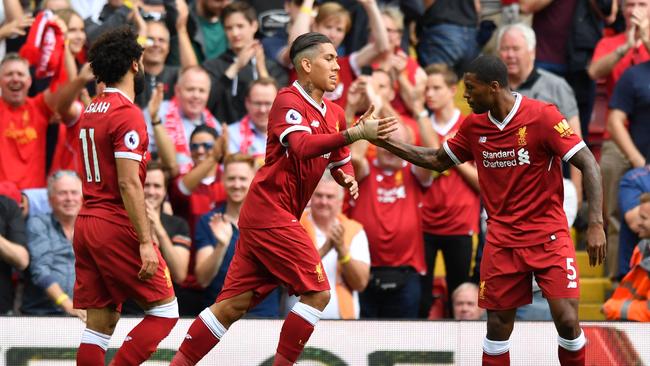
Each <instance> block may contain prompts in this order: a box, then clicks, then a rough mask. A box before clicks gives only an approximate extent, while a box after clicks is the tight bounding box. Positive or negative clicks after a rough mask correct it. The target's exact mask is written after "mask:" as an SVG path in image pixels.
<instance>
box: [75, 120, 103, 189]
mask: <svg viewBox="0 0 650 366" xmlns="http://www.w3.org/2000/svg"><path fill="white" fill-rule="evenodd" d="M79 139H80V140H81V150H82V153H83V155H84V165H85V167H86V182H92V181H93V174H92V172H91V171H90V159H91V158H90V155H91V154H90V153H92V161H93V170H94V171H95V177H94V178H95V179H94V181H95V183H99V182H100V181H101V176H100V175H99V161H98V159H97V148H96V147H95V129H94V128H89V129H88V130H87V131H86V129H85V128H82V129H81V130H80V131H79ZM88 140H90V145H91V149H92V151H88Z"/></svg>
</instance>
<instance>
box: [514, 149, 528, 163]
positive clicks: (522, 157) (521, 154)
mask: <svg viewBox="0 0 650 366" xmlns="http://www.w3.org/2000/svg"><path fill="white" fill-rule="evenodd" d="M517 159H518V160H519V165H524V164H528V165H530V156H529V155H528V150H526V149H524V148H523V147H522V148H521V149H519V150H517Z"/></svg>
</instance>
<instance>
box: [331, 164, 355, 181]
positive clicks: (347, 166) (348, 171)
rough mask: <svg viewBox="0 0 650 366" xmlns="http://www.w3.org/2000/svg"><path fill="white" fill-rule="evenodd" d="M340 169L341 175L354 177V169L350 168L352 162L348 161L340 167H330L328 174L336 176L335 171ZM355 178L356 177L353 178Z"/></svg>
mask: <svg viewBox="0 0 650 366" xmlns="http://www.w3.org/2000/svg"><path fill="white" fill-rule="evenodd" d="M338 169H341V170H342V171H343V173H345V174H347V175H351V176H353V177H354V167H353V166H352V161H348V162H347V163H345V164H343V165H341V166H336V167H331V168H330V173H331V174H332V176H334V174H336V170H338ZM355 178H356V177H355Z"/></svg>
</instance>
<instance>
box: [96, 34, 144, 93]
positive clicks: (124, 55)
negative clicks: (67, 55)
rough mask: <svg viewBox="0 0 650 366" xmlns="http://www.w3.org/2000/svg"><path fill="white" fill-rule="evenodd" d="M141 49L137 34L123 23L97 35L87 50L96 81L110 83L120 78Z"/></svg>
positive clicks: (139, 53) (142, 49)
mask: <svg viewBox="0 0 650 366" xmlns="http://www.w3.org/2000/svg"><path fill="white" fill-rule="evenodd" d="M143 51H144V48H142V46H140V44H139V43H138V36H137V34H136V33H135V32H134V31H133V30H132V29H131V28H130V27H129V26H126V25H125V26H122V27H119V28H117V29H113V30H110V31H107V32H105V33H103V34H102V35H101V36H99V38H97V40H96V41H95V42H94V43H93V45H92V46H91V47H90V50H89V51H88V61H89V62H90V67H91V68H92V69H93V73H94V74H95V76H96V77H97V81H99V82H104V83H106V84H108V85H111V84H115V83H117V82H119V81H120V80H122V78H123V77H124V75H125V74H126V73H127V72H128V71H129V68H130V67H131V63H132V62H133V61H136V62H138V61H139V60H140V56H142V52H143Z"/></svg>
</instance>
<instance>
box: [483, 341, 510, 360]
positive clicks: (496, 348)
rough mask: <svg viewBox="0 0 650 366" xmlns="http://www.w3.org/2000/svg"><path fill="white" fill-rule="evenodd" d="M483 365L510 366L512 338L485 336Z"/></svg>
mask: <svg viewBox="0 0 650 366" xmlns="http://www.w3.org/2000/svg"><path fill="white" fill-rule="evenodd" d="M483 366H510V340H509V339H507V340H505V341H493V340H491V339H488V338H487V337H485V338H483Z"/></svg>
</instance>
